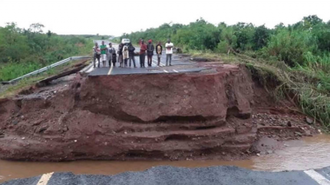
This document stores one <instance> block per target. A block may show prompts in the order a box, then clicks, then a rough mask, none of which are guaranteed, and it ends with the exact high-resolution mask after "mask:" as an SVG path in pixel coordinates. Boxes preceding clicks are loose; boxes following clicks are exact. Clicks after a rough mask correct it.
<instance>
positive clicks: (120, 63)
mask: <svg viewBox="0 0 330 185" xmlns="http://www.w3.org/2000/svg"><path fill="white" fill-rule="evenodd" d="M123 47H124V44H122V43H121V44H119V46H118V62H119V67H122V64H123V60H124V58H123Z"/></svg>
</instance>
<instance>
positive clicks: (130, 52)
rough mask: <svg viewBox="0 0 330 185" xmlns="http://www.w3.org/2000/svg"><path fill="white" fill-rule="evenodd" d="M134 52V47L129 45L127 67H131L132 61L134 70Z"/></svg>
mask: <svg viewBox="0 0 330 185" xmlns="http://www.w3.org/2000/svg"><path fill="white" fill-rule="evenodd" d="M134 51H135V47H134V46H133V44H132V43H129V46H128V52H129V67H131V62H132V60H133V65H134V68H136V65H135V58H134Z"/></svg>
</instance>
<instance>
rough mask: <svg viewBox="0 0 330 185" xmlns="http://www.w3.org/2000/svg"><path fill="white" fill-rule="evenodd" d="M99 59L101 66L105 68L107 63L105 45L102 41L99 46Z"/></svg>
mask: <svg viewBox="0 0 330 185" xmlns="http://www.w3.org/2000/svg"><path fill="white" fill-rule="evenodd" d="M100 48H101V59H102V64H103V65H102V66H103V67H105V63H106V61H107V53H108V52H107V45H105V44H104V41H102V45H101V47H100Z"/></svg>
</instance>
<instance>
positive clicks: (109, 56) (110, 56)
mask: <svg viewBox="0 0 330 185" xmlns="http://www.w3.org/2000/svg"><path fill="white" fill-rule="evenodd" d="M113 53H115V55H116V50H115V48H114V47H112V43H109V48H108V62H109V67H111V63H113V67H115V63H114V58H113Z"/></svg>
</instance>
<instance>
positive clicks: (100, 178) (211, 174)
mask: <svg viewBox="0 0 330 185" xmlns="http://www.w3.org/2000/svg"><path fill="white" fill-rule="evenodd" d="M41 184H43V185H91V184H100V185H101V184H102V185H103V184H109V185H176V184H180V185H181V184H182V185H203V184H205V185H330V167H327V168H322V169H318V170H307V171H289V172H261V171H252V170H247V169H243V168H238V167H232V166H218V167H207V168H178V167H171V166H159V167H154V168H151V169H148V170H146V171H142V172H125V173H121V174H118V175H113V176H105V175H74V174H72V173H54V174H52V173H50V174H44V175H42V176H38V177H32V178H28V179H18V180H12V181H9V182H5V183H3V185H41Z"/></svg>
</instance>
